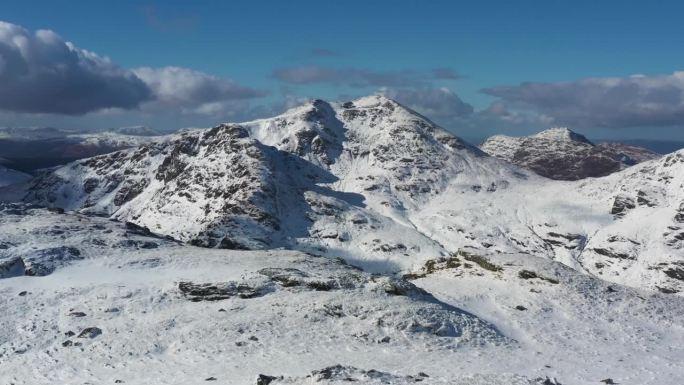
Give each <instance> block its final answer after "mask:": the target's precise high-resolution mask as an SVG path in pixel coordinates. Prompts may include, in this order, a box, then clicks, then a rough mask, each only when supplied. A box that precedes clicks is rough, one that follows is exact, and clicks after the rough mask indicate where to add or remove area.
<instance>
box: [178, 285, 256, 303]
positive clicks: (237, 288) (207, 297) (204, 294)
mask: <svg viewBox="0 0 684 385" xmlns="http://www.w3.org/2000/svg"><path fill="white" fill-rule="evenodd" d="M178 289H179V290H180V291H181V293H182V294H183V295H184V296H185V297H186V298H188V299H189V300H190V301H193V302H199V301H220V300H224V299H228V298H232V297H238V298H254V297H259V296H262V295H264V294H266V292H267V289H268V288H267V287H264V286H262V287H252V286H249V285H247V284H239V283H236V282H224V283H201V284H195V283H192V282H180V283H178Z"/></svg>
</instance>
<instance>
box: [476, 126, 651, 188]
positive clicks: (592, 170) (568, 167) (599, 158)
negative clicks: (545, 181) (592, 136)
mask: <svg viewBox="0 0 684 385" xmlns="http://www.w3.org/2000/svg"><path fill="white" fill-rule="evenodd" d="M480 149H482V150H483V151H484V152H486V153H488V154H490V155H492V156H495V157H497V158H500V159H504V160H506V161H508V162H511V163H513V164H516V165H518V166H521V167H524V168H527V169H530V170H532V171H534V172H536V173H537V174H539V175H542V176H545V177H547V178H551V179H559V180H578V179H584V178H588V177H600V176H605V175H609V174H611V173H613V172H616V171H620V170H622V169H624V168H626V167H629V166H632V165H634V164H637V163H640V162H643V161H646V160H652V159H656V158H658V157H659V156H660V155H658V154H656V153H654V152H652V151H650V150H647V149H645V148H641V147H634V146H629V145H626V144H619V143H600V144H598V145H595V144H593V143H592V142H590V141H589V140H588V139H587V138H585V137H584V136H583V135H581V134H578V133H576V132H573V131H572V130H569V129H567V128H551V129H548V130H545V131H542V132H540V133H538V134H535V135H531V136H523V137H513V136H506V135H495V136H492V137H490V138H488V139H487V140H485V141H484V142H483V143H482V144H481V145H480Z"/></svg>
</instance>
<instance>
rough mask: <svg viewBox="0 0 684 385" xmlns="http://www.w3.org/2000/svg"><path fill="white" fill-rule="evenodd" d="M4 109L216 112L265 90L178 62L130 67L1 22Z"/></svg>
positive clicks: (57, 38) (73, 112)
mask: <svg viewBox="0 0 684 385" xmlns="http://www.w3.org/2000/svg"><path fill="white" fill-rule="evenodd" d="M0 84H1V85H2V87H0V110H5V111H10V112H18V113H47V114H62V115H83V114H86V113H89V112H94V111H99V110H111V109H121V110H131V109H140V110H157V109H158V108H160V107H173V108H176V109H180V110H181V111H183V112H192V113H198V114H215V113H217V112H220V111H221V110H223V109H224V108H226V107H227V105H228V104H230V103H231V102H233V101H244V100H247V99H252V98H258V97H261V96H264V95H265V93H264V92H262V91H258V90H255V89H252V88H249V87H246V86H242V85H240V84H238V83H236V82H234V81H232V80H229V79H222V78H219V77H216V76H212V75H209V74H205V73H202V72H199V71H194V70H190V69H187V68H179V67H164V68H149V67H143V68H138V69H135V70H127V69H124V68H121V67H120V66H118V65H116V64H115V63H113V62H112V61H111V60H110V59H109V58H107V57H103V56H99V55H97V54H96V53H93V52H90V51H87V50H84V49H81V48H78V47H76V46H75V45H74V44H72V43H70V42H68V41H65V40H64V39H62V38H61V37H60V36H59V35H57V34H56V33H54V32H52V31H49V30H38V31H36V32H35V33H30V32H29V31H28V30H26V29H24V28H22V27H20V26H17V25H14V24H10V23H6V22H1V21H0Z"/></svg>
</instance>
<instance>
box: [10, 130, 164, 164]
mask: <svg viewBox="0 0 684 385" xmlns="http://www.w3.org/2000/svg"><path fill="white" fill-rule="evenodd" d="M159 140H161V136H160V134H159V133H158V132H157V131H155V130H152V129H150V128H147V127H124V128H117V129H111V130H100V131H83V130H65V129H57V128H50V127H47V128H0V157H2V158H5V159H6V160H7V164H9V165H11V166H12V167H13V168H15V169H17V170H22V171H24V172H32V171H34V170H36V169H40V168H47V167H54V166H59V165H63V164H66V163H69V162H72V161H74V160H78V159H83V158H88V157H92V156H96V155H100V154H106V153H109V152H113V151H117V150H121V149H125V148H131V147H136V146H139V145H141V144H143V143H146V142H149V141H159Z"/></svg>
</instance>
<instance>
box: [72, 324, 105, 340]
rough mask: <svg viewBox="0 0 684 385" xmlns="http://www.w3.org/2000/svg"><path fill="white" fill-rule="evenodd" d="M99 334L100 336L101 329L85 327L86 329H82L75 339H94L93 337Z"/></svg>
mask: <svg viewBox="0 0 684 385" xmlns="http://www.w3.org/2000/svg"><path fill="white" fill-rule="evenodd" d="M100 334H102V329H100V328H98V327H94V326H92V327H87V328H85V329H83V330H82V331H81V332H80V333H79V334H78V336H77V337H78V338H95V337H97V336H99V335H100Z"/></svg>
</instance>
